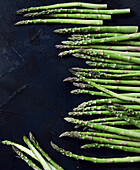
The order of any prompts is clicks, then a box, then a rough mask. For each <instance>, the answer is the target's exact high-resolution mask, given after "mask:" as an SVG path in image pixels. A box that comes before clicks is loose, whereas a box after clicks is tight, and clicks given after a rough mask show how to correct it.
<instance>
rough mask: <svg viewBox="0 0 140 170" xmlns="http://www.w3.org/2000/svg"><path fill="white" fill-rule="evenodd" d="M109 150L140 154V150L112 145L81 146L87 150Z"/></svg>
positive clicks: (94, 144)
mask: <svg viewBox="0 0 140 170" xmlns="http://www.w3.org/2000/svg"><path fill="white" fill-rule="evenodd" d="M93 147H95V148H101V147H105V148H110V149H118V150H123V151H126V152H135V153H140V149H139V148H136V147H128V146H118V145H112V144H99V143H93V144H86V145H83V146H81V148H82V149H87V148H93Z"/></svg>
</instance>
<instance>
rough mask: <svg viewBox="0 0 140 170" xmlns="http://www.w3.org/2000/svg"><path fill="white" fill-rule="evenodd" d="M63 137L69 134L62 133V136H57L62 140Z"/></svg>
mask: <svg viewBox="0 0 140 170" xmlns="http://www.w3.org/2000/svg"><path fill="white" fill-rule="evenodd" d="M64 136H69V132H64V133H62V134H61V135H60V136H59V138H62V137H64Z"/></svg>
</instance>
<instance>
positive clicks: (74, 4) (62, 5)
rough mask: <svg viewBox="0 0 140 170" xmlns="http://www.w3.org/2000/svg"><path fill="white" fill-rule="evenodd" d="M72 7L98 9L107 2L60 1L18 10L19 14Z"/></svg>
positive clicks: (105, 6) (103, 6)
mask: <svg viewBox="0 0 140 170" xmlns="http://www.w3.org/2000/svg"><path fill="white" fill-rule="evenodd" d="M65 7H66V8H70V7H82V8H97V9H106V8H107V4H92V3H84V2H69V3H59V4H54V5H48V6H40V7H30V8H27V9H21V10H19V11H17V14H22V13H25V12H31V11H41V10H47V9H55V8H65Z"/></svg>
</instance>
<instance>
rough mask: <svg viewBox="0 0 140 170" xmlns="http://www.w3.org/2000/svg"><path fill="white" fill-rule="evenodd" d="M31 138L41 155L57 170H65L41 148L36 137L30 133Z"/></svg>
mask: <svg viewBox="0 0 140 170" xmlns="http://www.w3.org/2000/svg"><path fill="white" fill-rule="evenodd" d="M29 136H30V140H31V141H32V142H33V145H34V146H35V147H36V148H37V149H38V150H39V151H40V153H41V154H42V155H43V156H44V157H45V158H46V159H47V161H48V162H49V163H50V164H51V165H52V166H53V167H55V168H56V169H58V170H59V169H60V170H63V168H62V167H60V166H59V165H58V164H56V163H55V162H54V161H53V160H52V159H51V158H50V157H49V155H48V154H46V153H45V152H44V151H43V149H42V148H41V147H40V146H39V143H38V141H37V140H36V139H35V137H34V136H33V134H32V133H31V132H30V133H29Z"/></svg>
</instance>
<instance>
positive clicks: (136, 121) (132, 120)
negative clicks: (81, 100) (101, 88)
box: [106, 106, 140, 128]
mask: <svg viewBox="0 0 140 170" xmlns="http://www.w3.org/2000/svg"><path fill="white" fill-rule="evenodd" d="M106 109H107V110H109V111H110V112H112V113H114V115H116V116H117V117H120V118H122V119H124V120H125V121H126V122H128V123H130V124H132V125H134V126H136V127H138V128H140V122H139V121H138V120H136V119H134V118H132V117H129V116H127V114H125V115H124V114H121V113H119V111H117V110H115V109H113V108H111V107H108V106H106Z"/></svg>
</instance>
